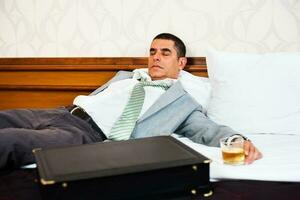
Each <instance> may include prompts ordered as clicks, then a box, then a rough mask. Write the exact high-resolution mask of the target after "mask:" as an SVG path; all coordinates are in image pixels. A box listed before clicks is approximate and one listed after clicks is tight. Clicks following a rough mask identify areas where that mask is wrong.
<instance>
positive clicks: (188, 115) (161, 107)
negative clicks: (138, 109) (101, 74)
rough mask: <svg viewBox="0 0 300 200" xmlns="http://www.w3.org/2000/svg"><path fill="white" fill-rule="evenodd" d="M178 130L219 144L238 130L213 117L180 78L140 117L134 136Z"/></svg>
mask: <svg viewBox="0 0 300 200" xmlns="http://www.w3.org/2000/svg"><path fill="white" fill-rule="evenodd" d="M132 76H133V73H132V72H126V71H119V72H118V73H117V74H116V76H115V77H113V78H112V79H111V80H110V81H109V82H107V83H106V84H104V85H103V86H102V87H100V88H98V89H97V90H95V91H94V92H93V93H91V95H94V94H97V93H99V92H101V91H102V90H104V89H105V88H107V86H108V85H109V84H110V83H112V82H115V81H119V80H123V79H126V78H132ZM172 133H176V134H179V135H182V136H185V137H188V138H190V139H191V140H193V141H194V142H197V143H202V144H206V145H209V146H219V139H220V138H222V137H227V136H230V135H233V134H236V132H235V131H233V130H232V129H230V128H229V127H227V126H222V125H218V124H216V123H215V122H213V121H212V120H210V119H209V118H208V117H207V116H206V114H205V112H204V110H203V108H202V106H201V105H200V104H199V103H198V102H196V101H195V100H194V99H193V97H191V96H190V95H189V94H188V93H187V92H186V91H185V90H184V88H183V87H182V84H181V82H180V81H177V82H176V83H175V84H174V85H173V86H172V87H170V88H169V89H168V90H167V91H166V92H165V93H164V94H163V95H162V96H161V97H160V98H159V99H158V100H157V101H156V102H155V103H154V104H153V105H152V106H151V107H150V108H149V109H148V110H147V111H146V112H145V114H144V115H143V116H142V117H141V118H140V119H139V120H138V121H137V123H136V126H135V128H134V130H133V132H132V134H131V138H141V137H150V136H158V135H170V134H172Z"/></svg>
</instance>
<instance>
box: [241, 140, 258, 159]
mask: <svg viewBox="0 0 300 200" xmlns="http://www.w3.org/2000/svg"><path fill="white" fill-rule="evenodd" d="M244 151H245V156H246V158H245V164H251V163H253V161H255V160H258V159H260V158H262V154H261V153H260V151H259V150H258V149H257V148H256V147H255V146H254V145H253V144H252V143H251V141H245V143H244Z"/></svg>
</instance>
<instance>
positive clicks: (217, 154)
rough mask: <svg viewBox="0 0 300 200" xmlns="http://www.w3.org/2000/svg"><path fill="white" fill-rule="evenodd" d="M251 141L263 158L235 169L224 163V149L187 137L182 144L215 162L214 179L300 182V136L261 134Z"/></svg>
mask: <svg viewBox="0 0 300 200" xmlns="http://www.w3.org/2000/svg"><path fill="white" fill-rule="evenodd" d="M246 136H247V137H249V138H251V140H252V141H253V143H254V144H255V146H256V147H258V148H259V150H260V151H261V152H262V154H263V158H262V159H260V160H257V161H255V162H254V163H252V164H250V165H241V166H231V165H226V164H223V162H222V157H221V151H220V148H217V147H208V146H205V145H201V144H197V143H194V142H192V141H191V140H189V139H187V138H178V140H180V141H181V142H183V143H185V144H187V145H188V146H190V147H191V148H193V149H195V150H196V151H198V152H200V153H201V154H203V155H205V156H206V157H208V158H210V159H211V160H212V163H211V165H210V177H211V179H212V180H224V179H238V180H265V181H289V182H299V181H300V135H280V134H257V135H253V134H251V135H246Z"/></svg>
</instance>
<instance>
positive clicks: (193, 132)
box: [175, 105, 238, 147]
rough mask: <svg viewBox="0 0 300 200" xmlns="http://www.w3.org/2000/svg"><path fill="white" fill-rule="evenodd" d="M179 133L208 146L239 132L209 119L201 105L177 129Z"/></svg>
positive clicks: (215, 144)
mask: <svg viewBox="0 0 300 200" xmlns="http://www.w3.org/2000/svg"><path fill="white" fill-rule="evenodd" d="M175 132H176V133H177V134H179V135H182V136H185V137H187V138H189V139H191V140H192V141H194V142H196V143H201V144H205V145H208V146H216V147H217V146H219V145H220V144H219V141H220V139H221V138H223V137H229V136H231V135H234V134H238V133H237V132H236V131H234V130H232V129H231V128H229V127H228V126H224V125H218V124H217V123H215V122H214V121H212V120H211V119H209V118H208V117H207V116H206V115H205V114H204V113H203V109H202V106H200V105H199V107H198V108H197V109H195V110H194V111H193V112H192V113H191V114H190V115H189V116H188V117H187V119H186V120H185V121H184V122H183V123H182V124H181V125H180V126H179V127H178V129H177V130H176V131H175Z"/></svg>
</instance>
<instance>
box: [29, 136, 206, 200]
mask: <svg viewBox="0 0 300 200" xmlns="http://www.w3.org/2000/svg"><path fill="white" fill-rule="evenodd" d="M34 154H35V158H36V162H37V169H38V174H39V183H40V184H39V185H40V189H41V194H42V197H43V199H72V200H73V199H84V200H89V199H91V200H93V199H99V200H101V199H104V200H109V199H174V198H175V199H176V198H179V197H189V198H193V197H199V196H209V195H211V194H212V190H211V188H210V181H209V163H210V160H209V159H208V158H206V157H204V156H203V155H201V154H199V153H198V152H196V151H194V150H193V149H191V148H189V147H188V146H186V145H185V144H183V143H181V142H180V141H178V140H177V139H175V138H173V137H170V136H158V137H150V138H143V139H132V140H128V141H120V142H102V143H94V144H87V145H75V146H67V147H61V148H48V149H35V150H34Z"/></svg>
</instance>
